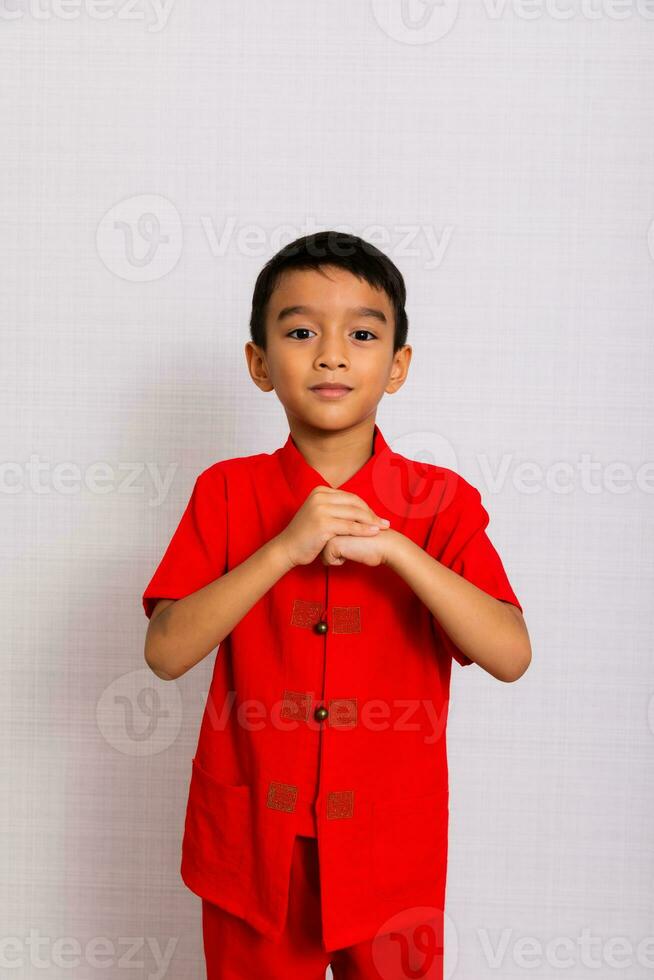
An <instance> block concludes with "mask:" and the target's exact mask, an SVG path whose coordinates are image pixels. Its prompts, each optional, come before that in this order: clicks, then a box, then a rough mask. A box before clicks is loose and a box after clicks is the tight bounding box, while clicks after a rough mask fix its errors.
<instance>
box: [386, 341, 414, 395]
mask: <svg viewBox="0 0 654 980" xmlns="http://www.w3.org/2000/svg"><path fill="white" fill-rule="evenodd" d="M411 354H412V349H411V345H410V344H405V345H404V347H400V349H399V350H398V351H396V352H395V355H394V357H393V366H392V367H391V375H390V378H389V379H388V384H387V385H386V388H385V389H384V390H385V391H386V393H387V394H388V395H392V394H394V392H396V391H397V390H398V388H401V387H402V385H403V384H404V382H405V381H406V377H407V374H408V373H409V364H410V363H411Z"/></svg>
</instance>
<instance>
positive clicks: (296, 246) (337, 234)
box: [250, 231, 409, 353]
mask: <svg viewBox="0 0 654 980" xmlns="http://www.w3.org/2000/svg"><path fill="white" fill-rule="evenodd" d="M324 265H333V266H339V267H340V268H341V269H347V270H348V272H351V273H352V274H353V275H355V276H357V277H358V278H359V279H365V281H366V282H367V283H368V284H369V285H371V286H372V287H373V288H376V289H383V290H384V292H385V293H386V294H387V296H388V298H389V299H390V301H391V304H392V306H393V312H394V314H395V334H394V338H393V353H395V352H396V351H398V350H399V349H400V348H401V347H404V345H405V344H406V339H407V333H408V330H409V321H408V318H407V315H406V310H405V309H404V305H405V303H406V286H405V285H404V279H403V278H402V273H401V272H400V270H399V269H398V268H397V267H396V266H395V265H394V263H393V262H391V260H390V259H389V258H388V256H387V255H384V253H383V252H380V250H379V249H378V248H375V246H374V245H372V244H371V243H370V242H366V241H364V240H363V239H362V238H359V237H358V236H357V235H350V234H347V233H345V232H341V231H319V232H316V233H315V234H313V235H305V236H303V237H302V238H297V239H296V240H295V241H294V242H290V243H289V244H288V245H285V246H284V247H283V248H282V249H280V250H279V252H277V254H276V255H274V256H273V257H272V258H271V259H269V261H268V262H267V263H266V264H265V265H264V267H263V269H262V270H261V272H260V273H259V275H258V276H257V281H256V283H255V285H254V292H253V295H252V313H251V316H250V336H251V338H252V340H253V342H254V343H255V344H257V345H258V346H259V347H261V349H262V350H264V351H265V350H266V310H267V306H268V301H269V300H270V297H271V296H272V294H273V291H274V289H275V287H276V286H277V284H278V282H279V279H280V277H281V275H282V273H284V272H286V270H288V269H319V268H320V267H321V266H324Z"/></svg>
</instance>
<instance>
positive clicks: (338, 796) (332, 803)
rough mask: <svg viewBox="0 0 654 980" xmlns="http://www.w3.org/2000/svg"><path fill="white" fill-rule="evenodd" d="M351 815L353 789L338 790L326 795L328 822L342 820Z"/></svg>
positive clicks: (352, 811)
mask: <svg viewBox="0 0 654 980" xmlns="http://www.w3.org/2000/svg"><path fill="white" fill-rule="evenodd" d="M353 814H354V790H353V789H339V790H334V791H333V792H331V793H328V794H327V817H328V818H329V819H330V820H343V819H345V818H346V817H351V816H353Z"/></svg>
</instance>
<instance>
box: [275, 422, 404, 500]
mask: <svg viewBox="0 0 654 980" xmlns="http://www.w3.org/2000/svg"><path fill="white" fill-rule="evenodd" d="M277 453H278V454H279V461H280V464H281V467H282V469H283V471H284V475H285V477H286V480H287V482H288V484H289V487H290V488H291V490H292V492H293V493H294V494H295V495H296V496H298V497H299V498H301V499H302V500H305V499H306V497H307V496H308V495H309V494H310V493H311V491H312V490H313V489H314V487H317V486H325V487H328V486H331V484H329V483H328V482H327V480H325V478H324V477H323V476H322V475H321V474H320V473H319V472H318V470H316V469H314V468H313V466H310V465H309V463H307V461H306V459H305V458H304V456H303V455H302V453H301V452H300V450H299V449H298V447H297V446H296V445H295V443H294V442H293V437H292V435H291V433H290V432H289V434H288V438H287V439H286V442H285V443H284V445H283V446H282V447H281V449H278V450H277ZM389 453H390V448H389V446H388V443H387V442H386V440H385V439H384V437H383V435H382V432H381V429H380V428H379V426H378V425H377V423H375V428H374V430H373V451H372V455H371V456H369V457H368V459H367V460H366V462H365V463H364V464H363V466H361V467H360V468H359V469H358V470H357V471H356V473H354V474H353V475H352V476H351V477H350V478H349V480H346V481H345V483H341V485H340V487H337V488H336V489H338V490H346V491H348V492H350V493H357V492H359V491H360V490H363V489H365V488H366V487H369V486H370V485H371V483H372V473H373V470H374V468H375V467H376V466H377V464H378V463H379V461H380V459H381V458H382V457H385V456H386V455H387V454H389Z"/></svg>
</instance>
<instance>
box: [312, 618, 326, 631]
mask: <svg viewBox="0 0 654 980" xmlns="http://www.w3.org/2000/svg"><path fill="white" fill-rule="evenodd" d="M313 628H314V630H315V631H316V633H326V632H327V623H326V622H325V620H324V619H321V620H320V622H318V623H316V625H315V626H314V627H313Z"/></svg>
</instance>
